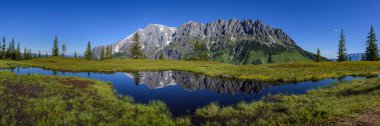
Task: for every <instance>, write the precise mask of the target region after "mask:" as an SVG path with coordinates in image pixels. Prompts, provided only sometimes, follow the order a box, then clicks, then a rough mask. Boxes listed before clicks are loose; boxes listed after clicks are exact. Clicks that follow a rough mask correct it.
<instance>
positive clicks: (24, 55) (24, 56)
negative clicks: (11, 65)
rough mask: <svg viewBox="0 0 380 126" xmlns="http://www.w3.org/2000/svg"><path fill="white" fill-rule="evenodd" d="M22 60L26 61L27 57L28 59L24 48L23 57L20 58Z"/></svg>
mask: <svg viewBox="0 0 380 126" xmlns="http://www.w3.org/2000/svg"><path fill="white" fill-rule="evenodd" d="M22 59H23V60H28V59H29V57H28V52H27V51H26V47H25V48H24V54H23V57H22Z"/></svg>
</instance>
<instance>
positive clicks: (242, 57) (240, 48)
mask: <svg viewBox="0 0 380 126" xmlns="http://www.w3.org/2000/svg"><path fill="white" fill-rule="evenodd" d="M134 33H138V34H139V35H140V41H141V42H142V49H143V51H144V53H145V56H146V57H147V58H149V59H158V58H159V57H160V56H163V57H164V58H165V59H171V60H195V59H198V60H199V59H201V60H211V61H219V62H225V63H232V64H264V63H268V62H270V61H269V60H271V62H291V61H308V60H313V59H315V54H313V53H310V52H307V51H305V50H303V49H302V48H301V47H299V46H298V45H297V44H296V42H295V41H294V40H293V39H292V38H291V37H290V36H288V35H287V34H286V33H285V32H284V31H283V30H281V29H278V28H272V27H271V26H269V25H264V24H263V22H262V21H260V20H251V19H248V20H242V21H241V20H237V19H230V20H221V19H220V20H217V21H214V22H209V23H206V24H203V23H199V22H194V21H189V22H187V23H185V24H183V25H181V26H179V27H168V26H164V25H159V24H150V25H148V26H147V27H145V28H144V29H138V30H137V31H136V32H134ZM134 33H133V34H134ZM133 34H131V35H129V36H127V37H126V38H124V39H123V40H121V41H119V42H117V43H115V44H113V45H112V47H113V55H114V56H115V57H128V56H129V47H130V46H131V43H133V37H132V36H133ZM197 45H199V47H198V48H197ZM102 47H104V46H98V47H95V48H93V50H92V51H93V53H94V54H95V56H96V57H99V53H100V50H101V48H102ZM195 48H197V50H196V51H195Z"/></svg>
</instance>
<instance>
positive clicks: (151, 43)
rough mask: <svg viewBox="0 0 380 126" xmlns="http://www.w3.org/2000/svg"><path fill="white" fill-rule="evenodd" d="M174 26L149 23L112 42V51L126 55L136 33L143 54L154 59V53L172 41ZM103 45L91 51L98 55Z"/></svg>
mask: <svg viewBox="0 0 380 126" xmlns="http://www.w3.org/2000/svg"><path fill="white" fill-rule="evenodd" d="M175 29H176V28H173V27H168V26H164V25H158V24H150V25H148V26H147V27H145V28H144V29H139V30H137V31H136V32H134V33H133V34H131V35H129V36H128V37H126V38H124V39H123V40H121V41H119V42H118V43H116V44H113V45H112V46H113V53H114V54H118V55H122V56H125V55H128V54H129V51H128V50H129V48H130V46H131V44H132V42H133V35H134V34H135V33H138V34H139V35H140V41H141V43H142V48H143V50H144V53H145V55H146V56H147V58H149V59H155V58H156V57H155V56H156V55H155V54H156V53H157V52H158V51H160V50H162V49H163V48H164V47H166V46H167V45H169V44H170V43H171V42H173V39H172V36H173V34H174V31H175ZM101 47H103V46H99V47H95V48H94V49H93V52H94V53H95V54H97V56H99V55H98V54H99V52H100V49H101Z"/></svg>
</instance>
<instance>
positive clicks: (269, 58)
mask: <svg viewBox="0 0 380 126" xmlns="http://www.w3.org/2000/svg"><path fill="white" fill-rule="evenodd" d="M268 63H273V60H272V52H270V53H269V56H268Z"/></svg>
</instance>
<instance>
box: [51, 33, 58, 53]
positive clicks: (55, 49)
mask: <svg viewBox="0 0 380 126" xmlns="http://www.w3.org/2000/svg"><path fill="white" fill-rule="evenodd" d="M52 51H53V53H52V56H58V55H59V48H58V37H57V35H56V36H55V37H54V41H53V49H52Z"/></svg>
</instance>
